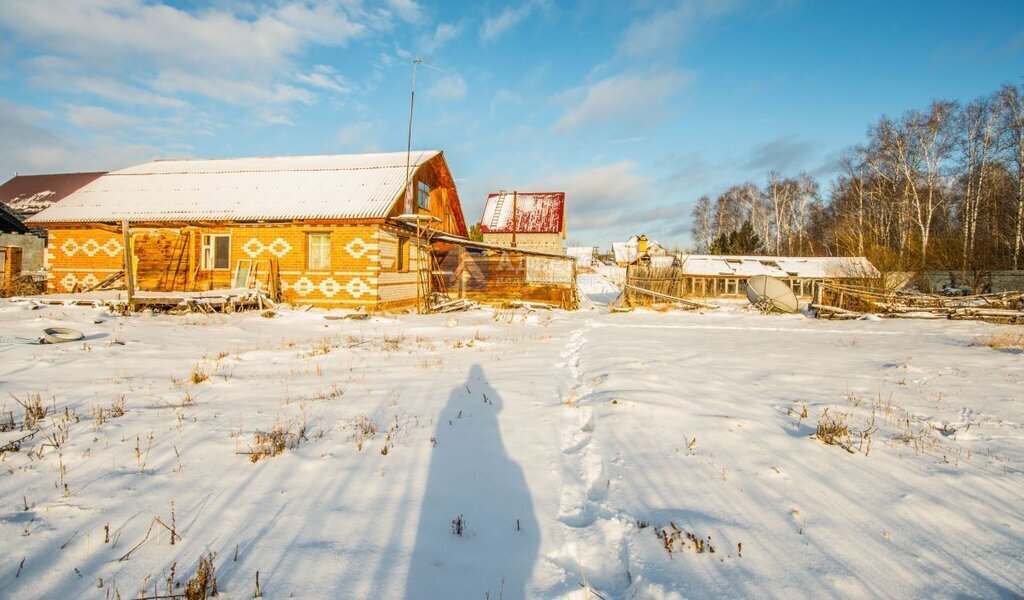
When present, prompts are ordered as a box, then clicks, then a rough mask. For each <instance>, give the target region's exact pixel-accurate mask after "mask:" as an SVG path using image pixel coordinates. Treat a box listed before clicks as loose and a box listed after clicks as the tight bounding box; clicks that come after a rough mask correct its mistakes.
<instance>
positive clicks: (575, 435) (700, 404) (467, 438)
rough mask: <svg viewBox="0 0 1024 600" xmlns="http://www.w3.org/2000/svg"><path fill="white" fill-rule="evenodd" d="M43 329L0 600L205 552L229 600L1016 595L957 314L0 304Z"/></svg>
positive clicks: (87, 591)
mask: <svg viewBox="0 0 1024 600" xmlns="http://www.w3.org/2000/svg"><path fill="white" fill-rule="evenodd" d="M598 287H600V286H598ZM598 293H600V289H598ZM53 325H62V326H67V327H73V328H75V329H79V330H81V331H83V332H85V333H86V334H87V339H86V340H85V342H84V343H81V342H80V343H72V344H62V345H19V344H9V345H0V390H2V396H3V399H2V400H0V405H2V406H3V410H4V411H5V412H13V416H14V419H15V420H16V421H19V422H20V421H21V419H22V414H23V412H24V411H23V409H22V407H21V406H20V405H19V404H18V402H17V401H16V399H17V400H20V401H22V402H26V401H28V399H29V398H31V397H32V396H34V395H35V394H40V395H41V397H42V401H43V406H45V407H46V408H48V414H47V415H46V416H45V417H44V418H42V419H41V424H42V426H41V429H40V430H39V432H38V433H36V435H35V436H34V437H33V438H31V439H30V440H28V441H26V443H25V444H24V445H23V447H22V448H21V450H20V451H18V452H6V453H4V454H3V457H2V458H0V467H2V471H0V597H4V598H106V597H113V596H114V591H115V590H116V591H118V592H119V593H120V596H121V597H122V598H131V597H136V596H137V595H138V594H139V593H140V592H142V591H143V590H145V592H143V593H144V594H145V595H147V596H152V595H166V594H167V589H168V585H167V579H168V577H170V576H171V568H172V565H176V566H175V567H174V574H173V579H174V580H175V581H184V580H186V579H188V578H189V577H191V576H192V574H193V573H194V572H195V566H196V562H197V560H198V559H199V557H200V556H201V555H205V554H207V553H208V552H214V553H215V554H216V556H215V559H214V565H215V567H216V577H217V582H218V588H219V591H220V593H221V597H224V598H238V599H241V598H251V597H252V596H253V592H254V589H255V582H256V573H257V571H258V572H259V574H260V575H259V582H260V588H261V591H262V593H263V595H264V596H265V597H267V598H288V597H296V598H400V597H408V598H491V599H498V598H502V599H514V598H522V597H530V598H557V597H574V598H586V597H589V598H598V597H600V598H605V599H607V600H611V599H612V598H662V597H665V598H675V597H720V596H728V597H787V598H789V597H807V598H824V597H855V598H859V597H894V598H908V597H920V598H926V597H927V598H930V597H983V598H1005V597H1016V596H1020V595H1021V594H1024V562H1022V556H1024V385H1022V383H1024V356H1022V355H1021V354H1019V353H1013V352H1007V351H999V350H994V349H991V348H988V347H986V346H984V345H977V344H978V342H979V341H980V342H984V340H985V339H986V337H987V336H990V335H992V334H993V333H994V332H996V331H998V330H999V328H996V327H993V326H990V325H986V324H983V323H973V322H947V321H942V322H932V321H877V320H876V321H852V322H827V321H816V320H813V319H808V318H805V317H803V316H799V315H792V316H763V315H756V314H750V313H747V312H745V311H743V310H739V309H723V310H719V311H713V312H710V313H708V314H685V313H663V314H662V313H656V312H649V311H638V312H635V313H630V314H609V313H607V312H606V311H604V310H602V309H600V308H597V309H594V310H584V311H579V312H576V313H565V312H554V313H543V312H541V313H532V314H529V315H526V314H524V313H522V312H516V313H511V312H500V311H499V312H494V311H490V310H479V311H475V312H471V313H463V314H458V315H455V316H424V317H416V316H401V317H397V318H384V317H379V318H376V317H375V318H370V319H367V320H363V321H356V320H325V319H324V315H323V314H320V313H315V312H308V313H305V312H290V311H284V312H281V313H279V314H278V315H277V316H276V317H274V318H269V319H268V318H263V317H261V316H260V315H259V314H257V313H246V314H238V315H224V316H221V315H214V316H186V317H168V316H156V317H149V318H147V317H143V316H132V317H126V318H123V317H113V316H110V315H107V314H105V313H103V312H101V311H97V310H93V309H86V308H72V307H46V308H42V309H40V310H36V311H32V310H29V309H28V307H27V306H25V305H20V304H12V303H8V302H2V303H0V335H7V336H23V337H35V336H38V335H39V333H40V331H41V329H42V328H43V327H47V326H53ZM119 406H123V409H124V414H123V415H121V416H117V415H118V414H119V413H120V411H119V410H117V407H119ZM826 409H827V411H828V412H827V414H826V415H825V416H826V418H831V419H833V420H835V422H836V423H837V424H842V425H845V426H846V427H847V429H848V435H847V436H842V435H840V439H839V440H838V444H839V445H826V444H824V443H823V442H822V441H819V440H817V439H813V438H812V437H811V436H812V434H814V433H815V427H816V426H817V424H818V422H819V419H821V418H822V416H823V413H825V411H826ZM101 410H102V411H103V413H102V414H101V413H100V411H101ZM275 428H277V430H278V431H279V433H280V434H281V437H282V439H283V440H284V442H285V443H286V444H287V445H290V446H295V442H296V441H297V442H298V444H297V446H296V447H291V448H287V449H285V450H284V451H283V452H282V453H281V454H280V455H277V456H270V457H265V458H262V459H261V460H258V461H257V462H253V461H252V460H251V458H252V455H251V454H249V452H251V451H253V450H254V449H258V445H257V444H255V443H254V435H255V433H256V432H269V431H272V430H274V429H275ZM303 432H304V435H301V436H300V433H303ZM839 433H840V434H841V432H839ZM289 434H291V437H289ZM11 435H13V434H11V433H10V432H8V433H0V436H8V437H3V438H2V439H3V440H6V439H9V436H11ZM0 443H2V441H0ZM844 446H845V448H844ZM65 485H66V487H65ZM155 519H159V522H158V521H155ZM164 525H166V526H168V527H167V528H165V527H164ZM170 529H174V530H175V532H176V534H177V535H178V536H180V539H179V538H178V537H173V540H174V543H173V544H172V535H171V532H170ZM456 531H458V532H459V533H461V535H457V534H456ZM147 532H148V536H147ZM140 543H141V545H140ZM175 591H176V592H178V593H180V592H181V591H182V590H181V589H176V590H175Z"/></svg>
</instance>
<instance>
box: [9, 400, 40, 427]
mask: <svg viewBox="0 0 1024 600" xmlns="http://www.w3.org/2000/svg"><path fill="white" fill-rule="evenodd" d="M11 398H14V401H15V402H17V403H18V404H20V405H21V408H22V411H23V413H22V419H21V428H22V430H24V431H28V430H30V429H37V428H38V427H39V425H40V422H41V421H42V420H43V419H45V418H46V412H47V410H46V407H45V406H43V396H42V394H29V395H27V396H25V400H21V399H20V398H18V397H16V396H15V395H14V394H11Z"/></svg>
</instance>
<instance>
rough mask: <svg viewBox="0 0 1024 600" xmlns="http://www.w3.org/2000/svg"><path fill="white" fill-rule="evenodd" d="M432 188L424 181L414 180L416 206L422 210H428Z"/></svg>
mask: <svg viewBox="0 0 1024 600" xmlns="http://www.w3.org/2000/svg"><path fill="white" fill-rule="evenodd" d="M433 189H434V188H432V187H430V184H429V183H427V182H426V181H422V180H421V181H417V182H416V207H417V208H419V209H422V210H430V192H432V191H433Z"/></svg>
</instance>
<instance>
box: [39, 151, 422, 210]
mask: <svg viewBox="0 0 1024 600" xmlns="http://www.w3.org/2000/svg"><path fill="white" fill-rule="evenodd" d="M439 154H440V151H438V150H430V151H415V152H413V153H412V157H411V166H412V169H411V172H412V173H415V172H416V170H417V168H419V167H420V166H421V165H423V164H425V163H426V162H427V161H429V160H430V159H432V158H434V157H435V156H438V155H439ZM405 161H406V153H405V152H391V153H383V154H348V155H337V156H287V157H272V158H234V159H214V160H159V161H154V162H149V163H145V164H141V165H137V166H134V167H129V168H127V169H122V170H120V171H114V172H111V173H107V174H106V175H104V176H102V177H100V178H99V179H96V180H95V181H93V182H92V183H89V184H88V185H86V186H85V187H83V188H82V189H80V190H78V191H76V192H74V193H72V194H71V195H69V196H68V197H67V198H65V199H64V200H62V201H61V202H59V203H58V204H55V205H53V206H51V207H50V208H47V209H46V210H44V211H42V212H40V213H39V214H37V215H35V216H34V217H33V218H32V219H30V220H29V222H30V223H79V222H81V223H91V222H113V221H120V220H122V219H127V220H128V221H132V222H139V221H264V220H265V221H273V220H291V219H364V218H366V219H369V218H383V217H385V216H387V214H388V213H389V212H391V209H392V207H393V206H394V204H395V201H396V200H397V198H398V197H399V195H400V194H401V193H402V189H403V187H404V185H405V177H406V167H405Z"/></svg>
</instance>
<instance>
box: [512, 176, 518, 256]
mask: <svg viewBox="0 0 1024 600" xmlns="http://www.w3.org/2000/svg"><path fill="white" fill-rule="evenodd" d="M518 199H519V192H517V191H515V190H512V247H513V248H515V247H516V229H518V228H519V214H518V211H517V210H516V204H517V201H518Z"/></svg>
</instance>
